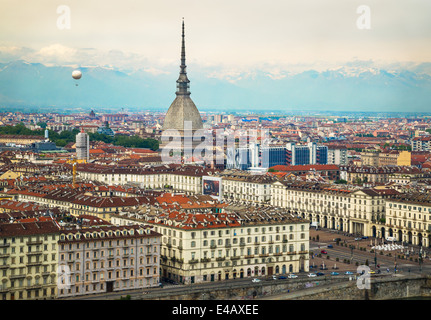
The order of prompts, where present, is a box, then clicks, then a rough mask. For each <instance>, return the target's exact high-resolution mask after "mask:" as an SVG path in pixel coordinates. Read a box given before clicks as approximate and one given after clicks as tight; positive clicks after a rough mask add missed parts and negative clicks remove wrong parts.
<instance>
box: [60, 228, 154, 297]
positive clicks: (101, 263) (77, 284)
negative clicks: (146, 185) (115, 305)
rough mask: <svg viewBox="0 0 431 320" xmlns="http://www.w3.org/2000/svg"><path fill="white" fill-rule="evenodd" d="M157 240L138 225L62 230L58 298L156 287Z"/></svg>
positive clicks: (147, 229)
mask: <svg viewBox="0 0 431 320" xmlns="http://www.w3.org/2000/svg"><path fill="white" fill-rule="evenodd" d="M160 240H161V235H160V234H158V233H157V232H155V231H153V230H151V228H150V227H148V226H139V225H134V226H121V227H117V226H101V227H94V228H86V229H70V230H62V231H61V232H60V234H59V241H58V249H59V250H58V255H59V259H58V265H59V268H60V269H61V271H62V272H63V273H62V274H61V275H59V277H61V278H60V279H59V289H58V297H59V298H67V297H74V296H81V295H85V294H95V293H105V292H114V291H121V290H132V289H143V288H149V287H155V286H158V284H159V280H160V276H159V273H160V262H159V261H160V243H161V242H160Z"/></svg>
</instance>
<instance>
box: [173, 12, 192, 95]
mask: <svg viewBox="0 0 431 320" xmlns="http://www.w3.org/2000/svg"><path fill="white" fill-rule="evenodd" d="M186 68H187V66H186V45H185V32H184V18H183V31H182V41H181V65H180V76H179V77H178V80H177V92H176V94H177V95H189V94H190V91H189V87H190V86H189V83H190V80H189V79H188V78H187V71H186Z"/></svg>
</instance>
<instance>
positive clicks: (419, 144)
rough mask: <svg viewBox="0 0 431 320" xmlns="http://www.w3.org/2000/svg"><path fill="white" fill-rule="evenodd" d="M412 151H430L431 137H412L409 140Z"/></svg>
mask: <svg viewBox="0 0 431 320" xmlns="http://www.w3.org/2000/svg"><path fill="white" fill-rule="evenodd" d="M411 146H412V151H430V150H431V137H430V136H422V137H414V138H413V139H412V140H411Z"/></svg>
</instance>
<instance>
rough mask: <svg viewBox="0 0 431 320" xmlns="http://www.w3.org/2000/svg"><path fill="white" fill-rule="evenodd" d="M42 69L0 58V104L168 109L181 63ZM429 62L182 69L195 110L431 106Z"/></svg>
mask: <svg viewBox="0 0 431 320" xmlns="http://www.w3.org/2000/svg"><path fill="white" fill-rule="evenodd" d="M73 70H74V68H73V67H72V66H46V65H43V64H40V63H30V62H26V61H23V60H17V61H12V62H8V63H0V107H1V108H2V109H5V108H6V109H7V108H13V107H21V108H22V107H24V108H25V107H28V108H30V107H52V108H57V109H65V110H66V109H67V110H70V109H71V108H84V109H86V110H88V109H91V108H95V109H97V110H100V111H102V110H103V108H105V107H106V108H108V107H109V108H118V109H120V108H134V109H135V110H136V109H139V108H142V109H158V110H167V109H168V107H169V105H170V104H171V102H172V101H173V99H174V98H175V89H176V88H175V85H176V84H175V81H176V80H177V77H178V71H179V67H177V68H175V69H172V70H168V71H166V70H164V71H163V70H154V69H151V68H150V67H149V68H143V69H137V70H132V71H122V70H118V69H115V68H113V67H100V66H96V67H81V68H80V70H81V71H82V74H83V76H82V78H81V79H80V80H78V81H76V80H74V79H72V77H71V73H72V71H73ZM430 74H431V64H429V63H423V64H420V65H417V66H415V67H413V68H412V67H410V68H405V69H403V68H391V67H390V66H389V67H388V68H379V67H376V66H374V65H367V64H365V65H355V64H351V65H344V66H336V67H331V68H327V69H320V70H315V69H308V70H301V71H295V72H294V71H292V70H278V69H275V68H273V69H268V71H261V70H246V71H243V70H241V71H238V70H232V69H223V68H221V69H220V70H218V69H215V68H212V69H211V68H209V67H199V66H197V65H193V67H190V66H189V68H188V75H189V79H190V81H191V84H190V86H191V92H192V96H191V97H192V99H193V101H194V102H195V103H196V105H197V106H198V108H199V109H200V110H206V109H218V110H233V109H238V110H241V109H242V110H250V109H253V110H257V109H261V110H270V109H273V110H274V109H276V110H287V111H288V110H342V111H355V110H356V111H358V110H359V111H418V112H426V111H430V110H431V76H430Z"/></svg>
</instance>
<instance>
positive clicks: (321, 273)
mask: <svg viewBox="0 0 431 320" xmlns="http://www.w3.org/2000/svg"><path fill="white" fill-rule="evenodd" d="M316 275H317V276H318V277H321V276H324V275H325V274H324V273H323V272H318V273H316Z"/></svg>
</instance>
